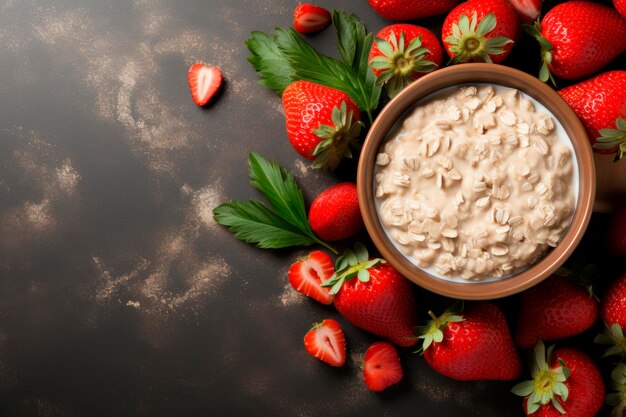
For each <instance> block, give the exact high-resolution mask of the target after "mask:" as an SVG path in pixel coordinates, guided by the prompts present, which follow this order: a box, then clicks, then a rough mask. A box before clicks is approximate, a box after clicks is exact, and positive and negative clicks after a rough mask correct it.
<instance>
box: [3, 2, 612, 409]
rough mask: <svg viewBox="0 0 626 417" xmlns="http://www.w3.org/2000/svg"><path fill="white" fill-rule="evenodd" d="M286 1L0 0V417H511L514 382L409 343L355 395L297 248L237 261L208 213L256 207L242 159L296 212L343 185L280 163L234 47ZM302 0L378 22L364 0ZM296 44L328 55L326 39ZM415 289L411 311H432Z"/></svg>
mask: <svg viewBox="0 0 626 417" xmlns="http://www.w3.org/2000/svg"><path fill="white" fill-rule="evenodd" d="M295 4H296V2H291V1H285V0H271V1H263V0H232V1H231V0H209V1H198V0H189V1H175V0H129V1H119V0H103V1H98V2H96V1H91V2H88V1H77V0H69V1H67V0H59V1H54V2H51V1H48V2H47V1H42V0H24V1H21V0H3V1H1V2H0V103H1V105H2V107H1V109H2V111H0V415H2V416H38V417H48V416H51V417H52V416H54V417H56V416H68V417H69V416H71V417H74V416H89V417H94V416H150V417H160V416H331V415H342V416H364V415H371V416H400V415H403V416H404V415H406V416H414V415H420V416H424V417H426V416H442V415H449V416H461V415H463V416H518V415H520V412H521V411H520V410H521V408H520V407H521V406H520V401H519V400H518V399H516V398H514V397H513V395H511V394H510V393H509V389H510V387H511V385H512V384H508V383H505V384H503V383H487V382H481V383H458V382H454V381H451V380H448V379H446V378H444V377H442V376H439V375H437V374H436V373H435V372H433V371H432V370H431V369H430V368H429V367H428V366H427V365H426V363H425V362H424V360H423V359H422V358H420V357H419V355H417V354H413V353H412V352H411V350H410V349H405V350H402V351H401V356H402V360H403V364H404V367H405V372H406V377H405V379H404V380H403V382H402V383H401V384H400V385H399V386H397V387H396V388H394V389H392V390H390V391H389V392H386V393H383V394H380V395H373V394H372V393H370V392H368V391H367V390H366V388H365V386H364V384H363V383H362V376H361V370H360V361H361V360H362V357H363V353H364V351H365V348H366V347H367V344H368V343H370V342H372V341H374V340H376V339H375V338H374V337H372V336H371V335H368V334H366V333H364V332H362V331H360V330H357V329H355V328H353V327H351V326H350V325H349V324H348V323H347V322H345V320H343V319H341V318H340V317H339V316H338V314H337V313H336V312H335V311H334V310H333V308H332V307H325V306H321V305H318V304H315V303H314V302H311V301H310V300H308V299H304V298H302V297H301V296H300V295H299V294H297V293H296V292H295V291H294V290H292V289H291V287H290V286H289V285H288V283H287V279H286V271H287V269H288V266H289V264H290V263H291V262H293V261H294V260H295V259H296V258H297V257H298V256H300V255H302V254H303V253H305V250H282V251H276V252H272V251H263V250H259V249H255V248H253V247H250V246H248V245H246V244H243V243H241V242H239V241H237V240H235V239H234V238H233V237H232V236H231V235H230V234H229V233H228V232H227V231H226V230H224V229H223V228H221V227H219V226H218V225H216V224H215V222H214V220H213V218H212V214H211V210H212V208H213V207H215V206H216V205H217V204H219V203H220V202H223V201H225V200H227V199H234V198H237V199H249V198H256V197H257V194H256V193H255V192H254V191H253V190H252V188H251V187H250V186H249V184H248V179H247V173H246V161H247V153H248V152H249V151H252V150H253V151H256V152H259V153H261V154H263V155H265V156H267V157H270V158H272V159H276V160H278V161H279V162H280V163H281V164H282V165H283V166H284V167H286V168H287V169H289V170H291V171H292V172H294V174H295V175H296V177H297V179H298V181H299V183H300V184H301V185H302V187H303V188H304V189H305V194H306V197H307V200H308V201H310V199H311V197H312V196H314V195H315V194H316V193H318V192H319V191H321V190H322V189H324V188H325V187H326V186H328V185H330V184H332V183H334V182H336V181H338V180H339V179H350V178H353V176H354V174H353V171H352V170H353V168H354V166H353V165H348V166H347V167H345V168H344V169H342V170H340V172H339V173H337V174H324V173H320V172H318V171H315V170H313V169H312V168H311V167H310V165H309V163H308V162H307V161H305V160H303V159H301V158H299V157H298V156H297V154H296V153H295V152H294V151H293V150H292V148H291V147H290V146H289V145H288V144H287V139H286V137H285V133H284V119H283V114H282V107H281V104H280V99H279V97H277V96H276V95H274V94H273V93H272V92H270V91H269V90H267V89H265V88H264V87H262V86H260V85H259V84H258V83H257V76H256V75H255V73H254V71H253V70H252V68H251V67H250V65H249V64H248V63H247V61H246V57H247V55H248V51H247V50H246V48H245V47H244V44H243V43H244V40H245V39H246V38H247V37H248V36H249V33H250V32H251V31H252V30H257V29H258V30H263V31H270V30H272V29H273V28H274V27H275V26H286V25H289V24H290V23H291V13H292V10H293V7H294V5H295ZM319 4H321V5H324V6H326V7H329V8H331V7H339V8H344V9H346V10H349V11H351V12H354V13H357V14H358V15H359V16H360V17H362V19H363V20H364V21H365V22H366V24H367V25H368V27H369V29H370V30H371V31H377V30H378V29H380V28H381V27H382V26H384V25H385V24H386V22H385V21H384V20H383V19H382V18H380V17H378V16H376V15H375V14H374V12H373V11H372V10H371V9H370V8H369V6H368V5H367V2H366V1H365V0H359V1H358V2H357V1H350V0H341V1H339V0H338V1H333V2H330V1H320V2H319ZM440 20H441V19H430V20H427V21H425V22H422V23H423V24H426V25H429V26H430V27H433V28H436V27H437V22H439V21H440ZM310 39H311V41H312V42H313V43H314V44H315V45H317V46H319V47H320V48H321V49H322V50H324V51H326V52H328V53H331V51H332V49H333V45H334V39H333V33H332V30H327V31H325V32H324V33H321V34H319V35H315V36H312V37H310ZM536 52H537V51H536V50H535V49H534V46H533V45H532V42H530V41H529V40H525V41H524V42H523V44H522V45H521V46H520V47H519V48H518V49H516V51H515V52H514V54H513V55H512V57H511V63H513V64H515V65H516V66H518V67H522V68H524V69H526V70H528V71H531V72H533V71H535V69H536V68H535V67H536V65H535V60H534V57H535V54H536ZM529 56H532V57H533V60H531V59H530V58H529ZM197 60H202V61H205V62H207V63H209V64H214V65H219V66H220V67H221V68H222V70H223V72H224V76H225V80H226V82H225V85H224V86H223V90H222V92H221V93H220V95H219V97H217V100H215V103H214V104H213V105H210V106H208V107H207V108H204V109H200V108H198V107H197V106H196V105H195V104H194V103H193V102H192V100H191V97H190V94H189V90H188V85H187V68H188V67H189V66H190V64H191V63H193V62H195V61H197ZM620 66H621V67H622V68H623V67H624V60H623V58H622V59H621V61H617V62H616V63H614V64H613V67H620ZM415 291H416V293H417V295H418V297H419V300H420V306H419V311H420V314H422V315H425V313H426V311H427V310H428V309H430V308H433V309H436V310H437V309H439V310H441V309H442V308H443V306H445V305H446V304H447V300H442V299H441V298H439V297H435V296H433V295H431V294H428V293H426V292H425V291H422V290H419V289H417V288H416V289H415ZM502 305H503V306H504V307H505V308H509V309H512V308H513V307H514V305H515V299H511V300H504V301H502ZM326 317H334V318H338V319H339V320H340V321H341V323H342V324H343V327H344V329H345V332H346V334H347V339H348V361H347V366H345V367H344V368H343V369H331V368H330V367H327V366H326V365H324V364H322V363H319V362H318V361H316V360H314V359H313V358H311V357H310V356H309V355H308V354H307V353H306V352H305V350H304V349H303V344H302V337H303V336H304V333H305V332H306V331H307V330H308V329H309V327H310V325H311V323H312V322H314V321H319V320H321V319H323V318H326Z"/></svg>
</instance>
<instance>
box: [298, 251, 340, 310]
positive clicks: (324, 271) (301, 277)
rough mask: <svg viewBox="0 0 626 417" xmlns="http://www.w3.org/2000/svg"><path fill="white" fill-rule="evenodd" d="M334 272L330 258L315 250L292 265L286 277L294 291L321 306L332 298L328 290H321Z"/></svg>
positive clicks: (328, 302)
mask: <svg viewBox="0 0 626 417" xmlns="http://www.w3.org/2000/svg"><path fill="white" fill-rule="evenodd" d="M334 272H335V266H334V265H333V260H332V259H331V258H330V256H328V255H327V254H326V253H324V252H322V251H319V250H316V251H313V252H311V253H309V254H308V255H307V256H306V258H302V259H299V260H298V261H297V262H295V263H294V264H292V265H291V267H290V268H289V272H288V273H287V276H288V277H289V282H290V283H291V286H292V287H293V288H295V290H296V291H298V292H301V293H302V294H304V295H306V296H307V297H311V298H312V299H314V300H317V301H319V302H320V303H322V304H330V303H331V302H332V301H333V297H332V296H331V295H330V294H329V293H328V291H329V289H328V288H322V282H324V281H326V280H327V279H328V278H330V277H331V276H332V275H333V273H334Z"/></svg>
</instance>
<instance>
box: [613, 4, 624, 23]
mask: <svg viewBox="0 0 626 417" xmlns="http://www.w3.org/2000/svg"><path fill="white" fill-rule="evenodd" d="M613 6H615V8H616V9H617V11H618V12H619V14H621V15H622V17H623V18H624V19H626V0H613Z"/></svg>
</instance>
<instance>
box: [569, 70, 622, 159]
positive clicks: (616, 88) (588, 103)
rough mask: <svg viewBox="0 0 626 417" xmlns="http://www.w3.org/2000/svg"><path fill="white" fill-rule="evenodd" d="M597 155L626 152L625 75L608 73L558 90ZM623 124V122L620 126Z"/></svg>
mask: <svg viewBox="0 0 626 417" xmlns="http://www.w3.org/2000/svg"><path fill="white" fill-rule="evenodd" d="M559 94H560V95H561V97H563V99H564V100H565V101H567V104H569V105H570V107H571V108H572V109H573V110H574V112H576V114H577V115H578V117H579V118H580V120H581V121H582V123H583V125H584V126H585V129H586V130H587V135H589V140H590V141H591V144H592V145H593V148H594V150H595V151H596V152H598V153H615V158H616V159H620V158H621V156H622V154H623V153H624V152H626V121H625V119H626V71H608V72H605V73H602V74H600V75H596V76H595V77H593V78H590V79H588V80H585V81H582V82H580V83H578V84H574V85H571V86H569V87H565V88H563V89H562V90H559ZM620 120H621V122H620Z"/></svg>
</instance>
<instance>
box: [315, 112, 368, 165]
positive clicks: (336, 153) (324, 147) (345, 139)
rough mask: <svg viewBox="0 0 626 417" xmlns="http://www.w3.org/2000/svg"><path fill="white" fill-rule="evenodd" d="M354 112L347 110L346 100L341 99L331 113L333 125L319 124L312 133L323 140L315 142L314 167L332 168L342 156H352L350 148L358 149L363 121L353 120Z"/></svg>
mask: <svg viewBox="0 0 626 417" xmlns="http://www.w3.org/2000/svg"><path fill="white" fill-rule="evenodd" d="M353 118H354V114H353V113H352V111H348V110H347V106H346V102H345V101H342V102H341V105H340V106H339V107H335V108H334V109H333V112H332V114H331V119H332V121H333V124H334V126H328V125H323V124H320V126H319V127H318V128H317V129H314V130H313V133H314V134H315V135H317V136H319V137H320V138H322V139H323V140H322V141H321V142H320V143H318V144H317V146H316V147H315V151H313V156H315V161H314V162H313V167H314V168H323V169H330V170H333V169H335V168H337V165H339V162H340V161H341V160H342V159H343V158H352V152H351V151H350V148H351V147H352V148H355V149H357V150H358V149H359V147H360V144H359V142H358V137H359V135H360V134H361V128H362V127H363V123H362V122H361V121H359V120H356V121H355V120H353Z"/></svg>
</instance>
